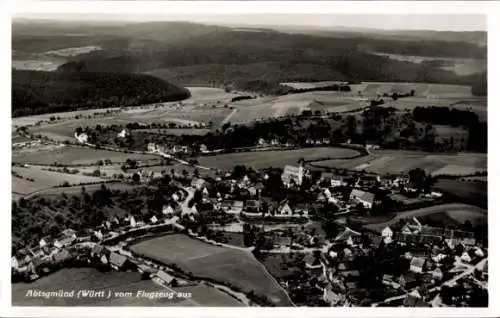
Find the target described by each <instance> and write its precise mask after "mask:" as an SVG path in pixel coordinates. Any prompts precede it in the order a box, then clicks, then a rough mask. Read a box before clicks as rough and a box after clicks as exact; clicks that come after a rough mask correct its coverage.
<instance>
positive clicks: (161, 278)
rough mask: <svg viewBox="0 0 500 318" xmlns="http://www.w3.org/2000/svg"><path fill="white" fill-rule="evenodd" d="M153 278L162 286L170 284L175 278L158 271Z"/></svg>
mask: <svg viewBox="0 0 500 318" xmlns="http://www.w3.org/2000/svg"><path fill="white" fill-rule="evenodd" d="M154 278H156V279H158V280H159V281H160V282H161V283H162V284H166V285H170V284H172V282H173V281H174V280H175V277H173V276H172V275H170V274H168V273H166V272H164V271H158V272H157V273H156V274H154Z"/></svg>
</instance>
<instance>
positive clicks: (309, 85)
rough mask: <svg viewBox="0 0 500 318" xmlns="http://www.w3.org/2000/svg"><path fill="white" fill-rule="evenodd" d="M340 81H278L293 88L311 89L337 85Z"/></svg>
mask: <svg viewBox="0 0 500 318" xmlns="http://www.w3.org/2000/svg"><path fill="white" fill-rule="evenodd" d="M340 83H342V82H341V81H324V82H290V83H280V84H281V85H285V86H289V87H291V88H295V89H312V88H321V87H327V86H332V85H334V84H337V85H339V84H340Z"/></svg>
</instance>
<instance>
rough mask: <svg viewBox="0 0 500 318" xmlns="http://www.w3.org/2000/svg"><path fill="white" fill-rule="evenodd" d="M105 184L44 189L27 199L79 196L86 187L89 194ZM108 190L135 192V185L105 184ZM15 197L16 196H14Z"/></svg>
mask: <svg viewBox="0 0 500 318" xmlns="http://www.w3.org/2000/svg"><path fill="white" fill-rule="evenodd" d="M102 185H103V184H102V183H99V184H87V185H84V186H81V185H78V186H71V187H58V188H47V189H43V190H40V191H37V192H36V193H33V194H31V195H29V196H26V197H25V198H31V197H33V196H36V197H45V198H47V197H57V196H60V195H61V194H63V193H65V194H66V195H68V196H71V195H75V194H78V193H80V192H81V191H82V187H85V191H86V192H87V193H92V192H94V191H96V190H99V189H100V188H101V186H102ZM104 185H105V186H106V188H108V189H110V190H112V191H113V190H133V189H134V188H135V186H134V185H132V184H129V183H121V182H116V183H105V184H104ZM13 197H14V195H13Z"/></svg>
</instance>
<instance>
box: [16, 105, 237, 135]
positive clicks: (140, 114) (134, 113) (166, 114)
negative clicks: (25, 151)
mask: <svg viewBox="0 0 500 318" xmlns="http://www.w3.org/2000/svg"><path fill="white" fill-rule="evenodd" d="M230 113H231V110H230V109H229V108H223V107H217V108H212V107H209V106H183V107H181V108H179V107H174V106H166V107H161V108H154V107H148V108H137V109H129V110H125V111H122V112H119V113H116V114H113V115H110V116H106V117H97V118H92V119H88V118H81V119H70V120H64V121H61V122H57V123H50V124H43V125H41V126H36V127H31V128H30V129H29V131H30V132H31V133H34V134H40V135H42V136H47V137H49V138H51V139H54V140H57V141H64V140H73V139H74V134H75V130H76V129H77V128H78V127H82V128H84V127H95V126H96V125H101V126H106V125H120V124H121V125H126V124H127V123H131V122H137V123H142V124H151V123H169V122H173V123H176V124H179V125H198V124H200V123H205V124H207V123H208V122H210V121H211V122H213V123H214V124H218V123H220V122H222V121H223V120H224V118H226V116H227V115H229V114H230ZM35 117H37V118H41V117H42V116H35ZM23 122H24V123H27V122H28V120H26V119H25V120H21V121H20V123H23ZM176 130H177V129H170V130H169V133H173V134H182V133H192V134H201V133H202V132H203V130H200V131H198V130H199V129H193V130H191V131H189V130H188V129H186V130H184V131H182V130H180V129H179V131H178V132H177V131H176Z"/></svg>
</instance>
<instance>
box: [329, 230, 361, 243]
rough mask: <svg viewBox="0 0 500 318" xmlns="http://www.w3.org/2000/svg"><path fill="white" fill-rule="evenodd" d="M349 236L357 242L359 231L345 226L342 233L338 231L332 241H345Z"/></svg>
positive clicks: (359, 236) (359, 235)
mask: <svg viewBox="0 0 500 318" xmlns="http://www.w3.org/2000/svg"><path fill="white" fill-rule="evenodd" d="M349 238H351V240H352V241H353V242H359V240H360V239H361V233H359V232H356V231H354V230H352V229H350V228H348V227H346V228H345V230H344V231H343V232H342V233H339V234H338V235H337V236H336V237H335V239H334V240H333V241H334V242H336V243H339V242H346V241H347V240H348V239H349Z"/></svg>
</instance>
